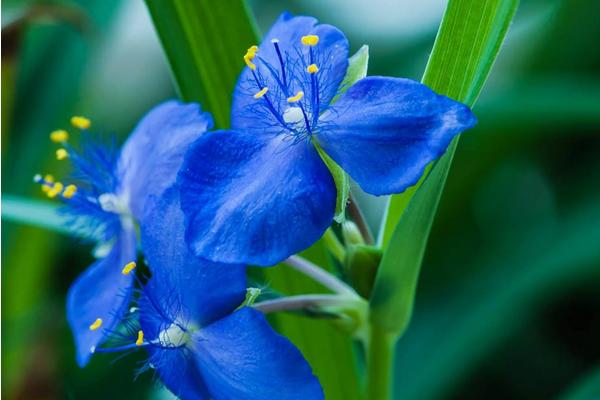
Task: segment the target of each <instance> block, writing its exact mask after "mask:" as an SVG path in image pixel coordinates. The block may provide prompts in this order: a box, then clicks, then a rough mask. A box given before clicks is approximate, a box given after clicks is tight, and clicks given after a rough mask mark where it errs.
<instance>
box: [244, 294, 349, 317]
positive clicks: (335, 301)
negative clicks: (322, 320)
mask: <svg viewBox="0 0 600 400" xmlns="http://www.w3.org/2000/svg"><path fill="white" fill-rule="evenodd" d="M355 300H356V299H355V298H353V297H348V296H344V295H339V294H302V295H298V296H288V297H281V298H278V299H273V300H265V301H261V302H258V303H254V304H253V305H252V307H253V308H254V309H256V310H258V311H260V312H263V313H265V314H268V313H273V312H278V311H294V310H303V309H307V308H314V307H334V306H339V305H344V304H347V303H348V302H353V301H355Z"/></svg>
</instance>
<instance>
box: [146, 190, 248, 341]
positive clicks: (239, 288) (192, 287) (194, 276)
mask: <svg viewBox="0 0 600 400" xmlns="http://www.w3.org/2000/svg"><path fill="white" fill-rule="evenodd" d="M145 220H146V221H147V223H146V224H144V225H142V226H141V229H142V235H141V236H142V250H143V252H144V256H145V258H146V262H147V263H148V266H149V267H150V270H151V272H152V278H151V279H150V280H149V281H148V283H147V284H146V286H145V287H144V290H143V299H145V300H150V301H145V302H144V304H145V306H140V314H141V317H142V318H143V319H144V320H145V326H144V327H143V328H144V332H145V333H146V335H147V336H148V337H151V338H152V337H156V336H157V335H158V333H159V332H160V331H161V330H163V329H166V328H167V327H168V326H169V325H170V324H171V323H172V322H174V321H176V320H177V321H180V322H189V321H193V322H194V323H195V324H196V325H206V324H208V323H211V322H212V321H214V320H216V319H218V318H221V317H223V316H224V315H226V314H229V313H230V312H231V311H232V310H234V309H235V308H236V307H238V306H239V305H240V304H241V303H242V302H243V301H244V298H245V294H246V267H245V266H243V265H228V264H219V263H213V262H210V261H207V260H203V259H201V258H199V257H196V256H194V255H193V254H192V253H191V252H190V251H189V249H188V247H187V245H186V243H185V240H184V222H183V212H182V211H181V208H180V204H179V191H178V190H177V188H176V187H172V188H170V189H169V190H167V191H166V192H165V193H164V195H163V196H162V197H161V198H160V199H159V200H157V201H156V202H155V203H154V207H153V208H152V209H150V210H149V211H148V213H147V215H146V218H145ZM157 307H158V308H159V310H157V309H156V308H157ZM165 325H166V326H165Z"/></svg>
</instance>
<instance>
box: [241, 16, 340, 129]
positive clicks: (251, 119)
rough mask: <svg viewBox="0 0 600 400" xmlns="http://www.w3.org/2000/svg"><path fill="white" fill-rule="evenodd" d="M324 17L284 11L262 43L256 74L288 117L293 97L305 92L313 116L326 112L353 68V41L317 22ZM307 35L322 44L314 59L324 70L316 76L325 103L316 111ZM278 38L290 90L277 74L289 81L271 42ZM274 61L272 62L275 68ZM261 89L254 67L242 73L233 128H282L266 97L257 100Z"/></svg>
mask: <svg viewBox="0 0 600 400" xmlns="http://www.w3.org/2000/svg"><path fill="white" fill-rule="evenodd" d="M317 24H318V21H317V19H315V18H312V17H305V16H298V17H294V16H292V15H291V14H289V13H284V14H282V15H281V16H280V17H279V19H278V20H277V22H275V24H274V25H273V26H272V27H271V29H270V30H269V32H268V33H267V35H266V36H265V37H264V39H263V42H262V43H261V45H260V46H259V51H258V53H257V58H256V59H255V64H256V66H257V69H256V71H255V74H256V75H257V76H259V77H260V78H261V79H262V81H263V83H264V84H265V85H266V86H268V87H269V92H268V93H267V95H266V97H269V99H270V101H271V102H272V103H273V105H274V108H275V110H276V113H277V114H278V115H280V116H281V115H283V112H284V111H285V109H286V108H287V107H288V105H289V104H288V102H287V97H288V96H291V95H293V94H296V93H297V92H298V91H299V90H302V91H304V93H305V98H304V99H303V100H302V103H303V104H304V106H305V108H306V109H307V110H309V111H310V112H311V113H313V114H317V115H318V114H320V113H321V112H323V111H324V110H325V109H326V108H327V107H328V105H329V103H330V102H331V99H333V97H334V96H335V95H336V94H337V92H338V90H339V87H340V84H341V82H342V80H343V78H344V76H345V74H346V70H347V69H348V48H349V45H348V40H347V39H346V37H345V36H344V34H343V33H342V32H341V31H340V30H339V29H337V28H336V27H334V26H331V25H325V24H323V25H317ZM304 35H318V36H319V43H318V44H317V45H316V46H314V47H313V48H312V51H313V60H312V62H314V63H315V64H317V65H318V67H319V72H318V73H317V74H315V75H314V77H315V78H316V79H317V81H318V88H319V90H318V91H315V92H318V99H319V102H318V104H317V105H316V107H314V109H317V111H316V112H313V104H312V101H311V93H312V86H311V76H310V74H309V73H308V72H306V67H307V66H308V65H309V64H310V63H311V62H310V56H309V51H310V50H309V48H308V47H307V46H304V45H302V44H301V41H300V39H301V38H302V36H304ZM273 39H277V40H278V41H279V42H278V45H279V47H280V49H281V54H282V59H283V60H284V64H285V66H286V67H285V69H286V75H287V76H286V78H287V79H286V80H287V83H288V84H287V93H284V92H283V91H282V90H281V85H279V84H278V83H277V79H276V78H275V77H274V73H273V72H275V73H276V74H278V78H279V81H280V82H282V81H283V76H282V74H281V67H280V65H281V63H280V61H279V58H278V55H277V52H276V50H275V47H274V45H273V43H271V41H272V40H273ZM267 64H268V65H270V66H271V68H269V67H268V66H267ZM259 90H260V88H259V87H258V86H257V84H256V81H255V79H254V76H253V73H252V71H251V70H250V68H247V67H246V68H244V70H243V71H242V73H241V75H240V77H239V80H238V83H237V86H236V88H235V91H234V96H233V107H232V111H231V127H232V129H240V130H241V129H245V130H255V131H257V132H263V131H265V130H269V131H271V132H276V131H277V130H279V131H281V123H280V122H278V121H277V118H275V117H274V115H273V113H271V112H269V111H268V110H267V109H266V107H265V106H264V105H265V104H266V103H265V102H264V101H265V100H264V99H261V100H260V101H257V100H256V99H254V97H253V95H254V94H255V93H257V92H258V91H259Z"/></svg>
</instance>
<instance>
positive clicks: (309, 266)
mask: <svg viewBox="0 0 600 400" xmlns="http://www.w3.org/2000/svg"><path fill="white" fill-rule="evenodd" d="M283 263H284V264H286V265H289V266H290V267H292V268H294V269H295V270H296V271H298V272H301V273H302V274H304V275H306V276H309V277H310V278H312V279H314V280H315V281H317V282H319V283H321V284H322V285H323V286H325V287H326V288H329V289H331V290H332V291H334V292H336V293H339V294H345V295H348V296H352V297H357V296H358V295H357V294H356V291H355V290H354V289H352V287H350V286H349V285H347V284H345V283H344V282H342V281H341V280H340V279H338V278H337V277H335V276H334V275H332V274H330V273H329V272H327V271H325V270H324V269H323V268H321V267H319V266H317V265H315V264H313V263H311V262H310V261H308V260H306V259H304V258H302V257H300V256H291V257H290V258H288V259H287V260H285V261H284V262H283Z"/></svg>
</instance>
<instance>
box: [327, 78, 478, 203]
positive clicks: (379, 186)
mask: <svg viewBox="0 0 600 400" xmlns="http://www.w3.org/2000/svg"><path fill="white" fill-rule="evenodd" d="M475 123H476V119H475V116H474V115H473V113H472V112H471V110H469V108H468V107H467V106H465V105H464V104H462V103H459V102H457V101H454V100H451V99H449V98H447V97H445V96H441V95H438V94H436V93H435V92H433V91H432V90H431V89H429V88H428V87H427V86H425V85H423V84H420V83H418V82H414V81H411V80H408V79H400V78H384V77H367V78H364V79H362V80H360V81H358V82H357V83H356V84H355V85H354V86H352V87H351V88H350V89H348V91H347V92H346V93H344V94H343V95H342V96H341V97H340V99H339V100H338V101H337V102H336V103H335V105H334V106H333V107H332V108H331V109H330V110H328V111H327V112H326V113H325V114H323V116H322V117H321V119H320V121H319V124H320V131H319V134H318V136H317V140H318V141H319V143H320V144H321V146H322V147H323V149H324V150H325V152H326V153H327V154H328V155H329V156H331V158H333V159H334V160H335V161H336V162H337V163H338V164H339V165H340V166H341V167H342V168H343V169H344V170H345V171H346V172H348V174H350V176H351V177H352V178H353V179H354V180H355V181H356V182H357V183H358V184H359V185H360V187H361V188H362V189H363V190H364V191H366V192H368V193H371V194H374V195H384V194H392V193H400V192H403V191H404V190H405V189H406V188H408V187H409V186H412V185H414V184H415V183H417V181H418V180H419V178H420V177H421V175H423V171H424V169H425V167H426V166H427V165H428V164H429V163H430V162H432V161H434V160H436V159H437V158H439V157H440V156H441V155H442V154H443V153H444V151H446V148H447V147H448V145H449V144H450V141H451V140H452V138H454V136H456V135H457V134H459V133H460V132H462V131H464V130H466V129H469V128H471V127H473V126H474V125H475Z"/></svg>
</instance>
